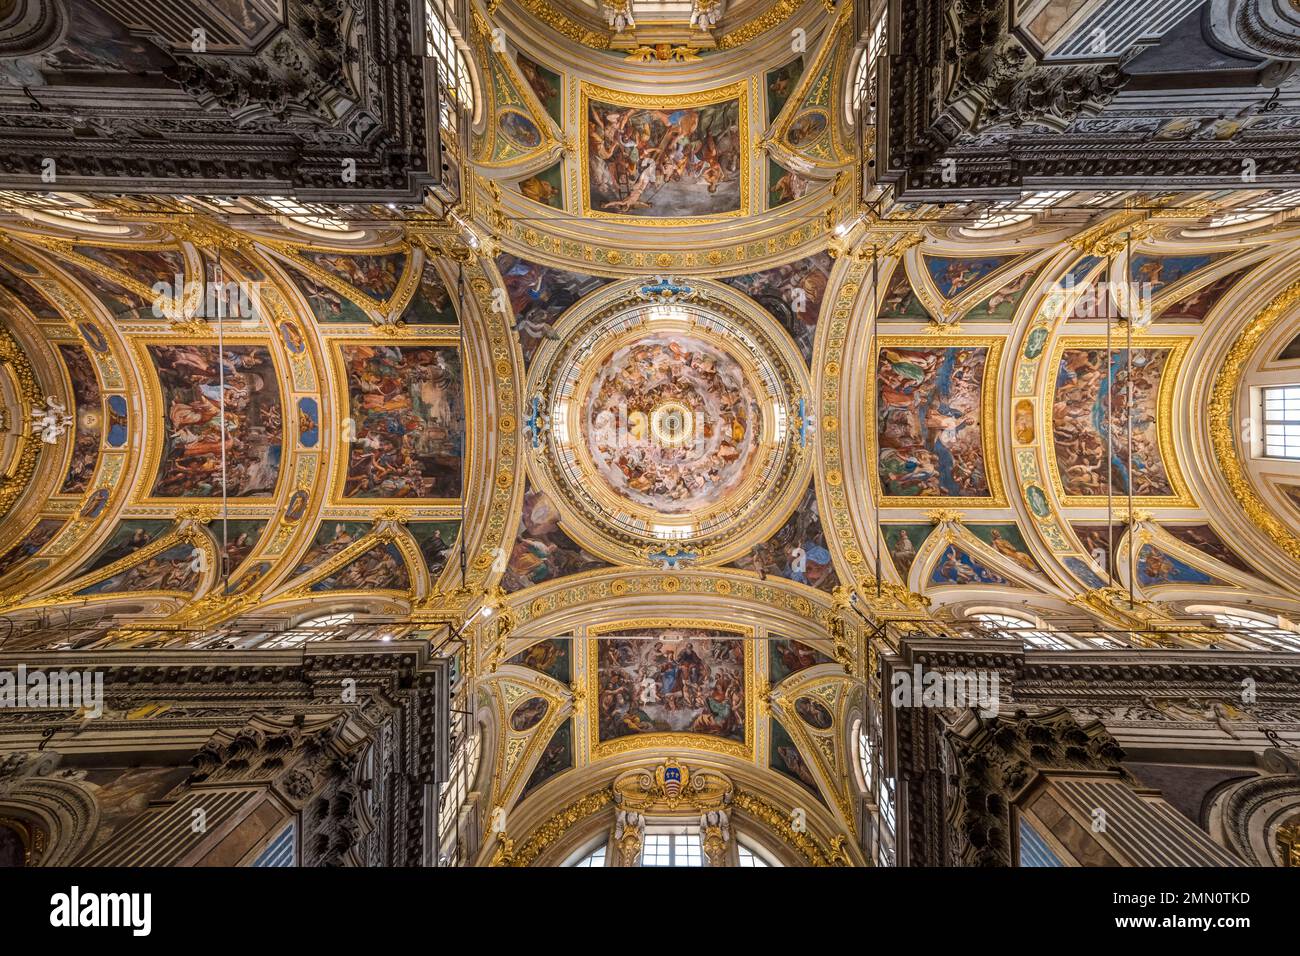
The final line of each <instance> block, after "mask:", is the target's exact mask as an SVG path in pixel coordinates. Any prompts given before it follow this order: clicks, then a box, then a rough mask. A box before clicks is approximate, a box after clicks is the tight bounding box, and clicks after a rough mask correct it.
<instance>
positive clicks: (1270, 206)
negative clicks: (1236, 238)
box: [1189, 189, 1300, 234]
mask: <svg viewBox="0 0 1300 956" xmlns="http://www.w3.org/2000/svg"><path fill="white" fill-rule="evenodd" d="M1297 206H1300V189H1283V190H1281V191H1279V192H1271V191H1270V192H1266V193H1264V194H1263V195H1261V196H1256V197H1253V198H1248V199H1247V200H1246V201H1245V202H1241V203H1238V204H1237V205H1235V206H1233V207H1232V208H1231V209H1229V210H1228V211H1227V212H1224V213H1222V214H1220V215H1218V216H1214V217H1212V218H1211V219H1210V221H1209V222H1208V223H1207V224H1206V229H1207V230H1208V229H1225V228H1228V227H1230V226H1244V225H1246V224H1247V223H1251V222H1259V221H1260V220H1261V219H1267V218H1269V217H1270V216H1276V215H1278V214H1279V213H1283V212H1287V211H1288V210H1291V209H1295V208H1296V207H1297ZM1189 234H1190V233H1189Z"/></svg>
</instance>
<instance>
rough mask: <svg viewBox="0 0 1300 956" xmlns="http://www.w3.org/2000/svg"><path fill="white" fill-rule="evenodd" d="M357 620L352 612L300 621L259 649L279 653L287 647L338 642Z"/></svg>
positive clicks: (321, 615) (260, 645) (324, 615)
mask: <svg viewBox="0 0 1300 956" xmlns="http://www.w3.org/2000/svg"><path fill="white" fill-rule="evenodd" d="M355 618H356V615H355V614H353V613H352V612H351V611H346V612H343V613H338V614H319V615H317V616H316V617H310V618H308V619H307V620H305V621H299V622H298V623H297V624H296V625H294V626H293V627H292V628H290V629H289V630H287V631H284V632H283V633H280V634H277V635H275V636H274V637H272V638H271V639H270V640H269V641H266V642H265V643H263V644H259V645H258V647H260V648H261V649H262V650H268V651H277V650H283V649H285V648H286V647H302V646H303V645H304V644H315V643H317V642H318V641H328V640H331V639H334V640H338V639H340V638H341V637H342V633H341V632H342V630H343V629H345V628H346V627H347V625H349V624H351V623H352V622H353V620H355Z"/></svg>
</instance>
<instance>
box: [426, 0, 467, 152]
mask: <svg viewBox="0 0 1300 956" xmlns="http://www.w3.org/2000/svg"><path fill="white" fill-rule="evenodd" d="M450 2H451V0H425V3H424V10H425V17H424V25H425V30H424V37H425V47H426V52H427V55H429V56H432V57H435V58H436V59H437V60H438V82H439V85H440V86H441V87H442V91H443V93H444V94H445V97H446V98H445V99H444V101H443V103H442V104H441V106H442V108H441V113H440V115H441V120H442V125H443V127H444V128H446V129H455V126H456V123H455V119H454V115H453V114H454V112H455V111H456V110H457V109H465V110H473V109H474V86H473V84H472V83H471V82H470V77H469V66H468V65H467V64H466V63H465V56H464V54H462V53H461V52H460V49H459V48H458V47H457V46H456V41H455V39H454V38H453V37H452V35H451V31H450V30H448V29H447V19H448V7H449V6H450Z"/></svg>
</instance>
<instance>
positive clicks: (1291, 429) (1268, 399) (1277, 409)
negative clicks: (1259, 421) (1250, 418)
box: [1263, 385, 1300, 459]
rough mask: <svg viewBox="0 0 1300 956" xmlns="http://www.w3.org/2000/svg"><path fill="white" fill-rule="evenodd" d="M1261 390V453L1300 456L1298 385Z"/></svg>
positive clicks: (1297, 457) (1271, 455) (1272, 455)
mask: <svg viewBox="0 0 1300 956" xmlns="http://www.w3.org/2000/svg"><path fill="white" fill-rule="evenodd" d="M1263 392H1264V454H1265V455H1266V456H1267V457H1269V458H1294V459H1300V385H1279V386H1275V387H1272V388H1266V389H1264V390H1263Z"/></svg>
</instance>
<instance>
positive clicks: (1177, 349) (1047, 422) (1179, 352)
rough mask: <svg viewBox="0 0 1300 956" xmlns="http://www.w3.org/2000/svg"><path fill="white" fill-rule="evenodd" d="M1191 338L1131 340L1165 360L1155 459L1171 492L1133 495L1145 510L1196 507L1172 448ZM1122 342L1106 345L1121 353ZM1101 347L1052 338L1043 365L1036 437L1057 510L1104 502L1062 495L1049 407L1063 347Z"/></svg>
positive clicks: (1092, 341)
mask: <svg viewBox="0 0 1300 956" xmlns="http://www.w3.org/2000/svg"><path fill="white" fill-rule="evenodd" d="M1192 338H1193V337H1192V336H1188V335H1145V334H1144V335H1141V336H1135V337H1134V339H1133V347H1134V348H1135V349H1136V348H1150V349H1167V350H1168V351H1169V359H1168V361H1167V362H1166V364H1165V368H1164V371H1163V372H1161V373H1160V391H1159V393H1158V396H1157V400H1156V429H1157V432H1158V444H1159V447H1160V460H1161V462H1162V463H1163V464H1164V466H1165V473H1166V474H1167V475H1168V476H1169V486H1170V487H1171V488H1172V489H1173V492H1174V493H1173V494H1172V495H1138V494H1135V495H1134V496H1133V500H1134V501H1135V502H1141V503H1142V504H1143V505H1144V506H1146V507H1161V508H1195V507H1196V499H1194V498H1193V497H1192V495H1191V492H1190V491H1189V490H1188V488H1187V482H1186V481H1185V480H1184V479H1183V472H1182V468H1181V467H1180V466H1179V463H1178V454H1177V448H1176V446H1175V442H1174V394H1175V392H1176V390H1177V388H1178V376H1179V373H1180V372H1181V371H1182V365H1183V359H1184V358H1185V357H1186V355H1187V350H1188V348H1190V346H1191V343H1192ZM1125 344H1126V343H1125V341H1124V339H1123V338H1116V337H1112V339H1111V347H1112V349H1113V350H1114V351H1117V352H1118V351H1122V350H1123V349H1124V348H1125ZM1105 347H1106V336H1104V335H1066V336H1062V337H1061V338H1059V339H1057V340H1056V343H1055V345H1054V346H1053V347H1052V352H1051V362H1050V364H1049V365H1048V366H1047V369H1046V375H1047V381H1046V382H1045V383H1044V386H1045V387H1044V398H1043V401H1042V403H1041V407H1040V408H1039V411H1038V415H1039V421H1038V428H1039V435H1041V436H1042V442H1043V452H1044V454H1045V455H1046V456H1047V472H1048V474H1049V475H1050V476H1051V481H1052V490H1053V491H1054V492H1055V493H1056V498H1057V501H1059V502H1060V505H1061V507H1062V508H1090V507H1098V506H1101V505H1104V504H1105V503H1106V496H1105V495H1067V494H1066V493H1065V484H1064V482H1062V481H1061V473H1060V470H1059V467H1058V464H1057V461H1056V425H1055V422H1054V420H1053V415H1052V411H1053V407H1054V406H1055V404H1056V379H1057V376H1058V375H1059V373H1060V368H1061V357H1062V356H1063V355H1064V354H1065V350H1066V349H1071V348H1075V349H1078V348H1085V349H1104V348H1105ZM1114 498H1115V499H1122V500H1127V498H1128V495H1127V494H1120V493H1119V492H1116V494H1115V495H1114Z"/></svg>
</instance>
